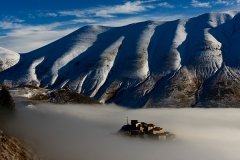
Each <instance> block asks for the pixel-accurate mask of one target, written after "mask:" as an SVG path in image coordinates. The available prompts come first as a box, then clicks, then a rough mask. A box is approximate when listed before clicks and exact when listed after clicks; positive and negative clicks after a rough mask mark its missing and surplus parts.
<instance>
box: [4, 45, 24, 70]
mask: <svg viewBox="0 0 240 160" xmlns="http://www.w3.org/2000/svg"><path fill="white" fill-rule="evenodd" d="M19 60H20V55H19V54H18V53H16V52H13V51H10V50H8V49H5V48H2V47H0V71H4V70H6V69H8V68H10V67H12V66H14V65H16V64H17V63H18V62H19Z"/></svg>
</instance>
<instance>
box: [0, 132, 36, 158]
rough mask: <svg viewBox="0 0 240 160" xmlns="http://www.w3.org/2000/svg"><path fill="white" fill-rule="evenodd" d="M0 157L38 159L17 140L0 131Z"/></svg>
mask: <svg viewBox="0 0 240 160" xmlns="http://www.w3.org/2000/svg"><path fill="white" fill-rule="evenodd" d="M0 159H2V160H40V158H39V157H38V156H37V155H35V154H34V153H33V152H32V151H31V150H30V149H29V148H27V147H26V146H25V145H23V144H22V143H21V142H20V141H19V140H17V139H16V138H13V137H9V136H7V135H5V134H4V133H3V132H2V131H0Z"/></svg>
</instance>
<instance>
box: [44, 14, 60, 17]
mask: <svg viewBox="0 0 240 160" xmlns="http://www.w3.org/2000/svg"><path fill="white" fill-rule="evenodd" d="M46 16H48V17H57V14H56V13H47V14H46Z"/></svg>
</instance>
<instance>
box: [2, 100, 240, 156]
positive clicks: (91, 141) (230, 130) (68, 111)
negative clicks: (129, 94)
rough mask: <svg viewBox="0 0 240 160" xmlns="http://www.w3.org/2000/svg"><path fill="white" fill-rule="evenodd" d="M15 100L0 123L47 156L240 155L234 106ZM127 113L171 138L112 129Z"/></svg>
mask: <svg viewBox="0 0 240 160" xmlns="http://www.w3.org/2000/svg"><path fill="white" fill-rule="evenodd" d="M26 106H27V104H25V103H18V104H17V108H18V112H17V114H16V116H15V117H13V118H12V119H8V120H6V121H5V122H4V124H2V126H1V128H3V130H4V131H5V132H7V133H9V134H11V135H14V136H16V137H18V138H20V139H24V140H28V141H31V142H33V144H34V145H35V147H36V149H37V150H38V152H39V154H41V155H42V156H45V157H47V158H49V159H59V160H65V159H72V160H75V159H76V160H77V159H84V160H92V159H98V160H112V159H131V160H139V159H140V160H143V159H165V160H173V159H194V160H202V159H211V160H226V159H231V160H237V159H240V155H239V153H238V152H239V151H238V147H239V142H240V127H239V114H238V112H239V110H238V109H139V110H127V109H124V108H120V107H117V106H113V105H110V106H83V105H50V104H41V105H36V107H35V108H28V107H26ZM126 117H129V119H138V120H139V121H145V122H147V123H154V124H156V125H157V126H160V127H162V128H163V129H164V130H165V131H170V132H172V133H175V134H176V136H177V138H178V139H177V140H176V141H173V142H169V143H168V142H167V143H162V142H156V141H148V140H145V141H144V140H139V139H134V138H133V139H131V138H124V137H119V136H115V135H112V134H111V133H113V132H116V131H117V130H118V129H120V128H121V126H122V125H124V124H126Z"/></svg>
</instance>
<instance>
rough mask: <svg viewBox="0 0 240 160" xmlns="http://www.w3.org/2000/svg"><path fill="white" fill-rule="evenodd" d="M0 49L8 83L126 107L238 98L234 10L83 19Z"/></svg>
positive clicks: (239, 18) (238, 29)
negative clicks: (57, 32)
mask: <svg viewBox="0 0 240 160" xmlns="http://www.w3.org/2000/svg"><path fill="white" fill-rule="evenodd" d="M0 54H1V56H0V62H1V65H0V70H1V72H0V83H4V84H5V85H9V86H18V85H22V84H32V85H37V86H40V87H46V88H61V87H68V88H69V89H71V90H73V91H75V92H78V93H82V94H84V95H87V96H90V97H93V98H95V99H97V100H99V101H100V102H103V103H104V102H114V103H117V104H119V105H124V106H129V107H238V106H239V105H238V104H239V102H240V12H226V13H207V14H203V15H200V16H198V17H195V18H191V19H187V20H176V21H171V22H160V21H146V22H141V23H135V24H130V25H127V26H123V27H104V26H86V27H83V28H80V29H79V30H77V31H75V32H73V33H71V34H69V35H67V36H65V37H63V38H61V39H59V40H57V41H55V42H53V43H51V44H48V45H46V46H44V47H42V48H39V49H37V50H34V51H32V52H29V53H26V54H20V55H19V54H17V53H14V52H11V51H8V50H6V49H3V48H0ZM2 55H3V56H2Z"/></svg>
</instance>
